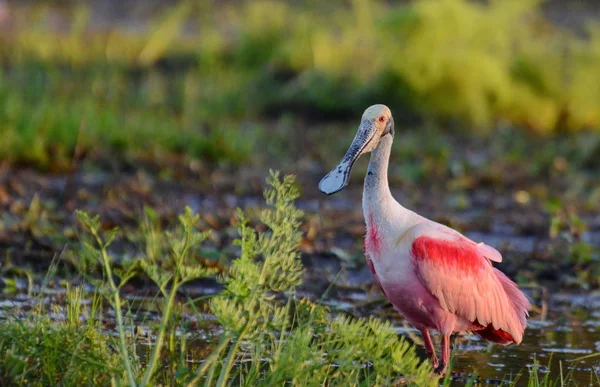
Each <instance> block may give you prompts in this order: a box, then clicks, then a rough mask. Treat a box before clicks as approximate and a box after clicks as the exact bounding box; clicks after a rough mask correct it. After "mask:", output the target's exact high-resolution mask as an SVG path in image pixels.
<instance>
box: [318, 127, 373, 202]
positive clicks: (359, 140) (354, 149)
mask: <svg viewBox="0 0 600 387" xmlns="http://www.w3.org/2000/svg"><path fill="white" fill-rule="evenodd" d="M374 137H375V127H374V125H373V123H372V122H371V121H367V120H365V121H363V122H362V123H361V125H360V127H359V128H358V132H357V133H356V136H355V137H354V140H353V141H352V144H351V145H350V148H348V151H347V152H346V154H345V155H344V158H342V161H340V162H339V163H338V165H336V166H335V167H334V168H333V169H332V170H331V171H330V172H329V173H328V174H327V175H325V177H323V178H322V179H321V181H320V182H319V190H320V191H321V192H323V193H324V194H327V195H332V194H334V193H336V192H338V191H341V190H342V188H344V187H345V186H346V185H347V184H348V180H350V171H351V170H352V166H353V165H354V163H355V162H356V160H358V158H359V157H360V155H362V154H363V153H364V151H365V148H366V147H367V146H368V145H369V143H370V142H371V141H372V140H373V138H374Z"/></svg>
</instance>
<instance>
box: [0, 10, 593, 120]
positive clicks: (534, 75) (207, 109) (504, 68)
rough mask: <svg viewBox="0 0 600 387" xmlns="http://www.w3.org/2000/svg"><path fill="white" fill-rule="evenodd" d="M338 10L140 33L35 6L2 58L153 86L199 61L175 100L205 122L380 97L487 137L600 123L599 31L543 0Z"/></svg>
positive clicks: (163, 24)
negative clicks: (576, 27) (158, 70)
mask: <svg viewBox="0 0 600 387" xmlns="http://www.w3.org/2000/svg"><path fill="white" fill-rule="evenodd" d="M336 4H337V5H332V6H329V7H328V6H325V5H316V4H314V3H308V2H306V3H304V2H300V3H298V4H296V5H288V4H286V3H281V2H274V1H252V2H241V3H235V4H224V5H217V4H216V3H214V4H213V3H209V2H206V3H202V4H201V5H199V4H195V3H193V2H191V1H182V2H180V3H179V5H177V6H175V7H172V8H170V9H169V11H168V12H167V13H166V14H165V15H162V16H161V17H158V18H156V20H154V21H153V22H151V23H150V24H149V26H148V28H146V29H144V30H142V31H135V32H134V31H125V30H123V29H115V30H112V31H100V32H99V31H90V30H88V29H87V28H86V26H87V23H88V18H89V13H88V11H87V10H86V9H85V8H83V7H78V8H75V9H74V10H73V11H72V13H71V16H70V17H65V20H64V21H63V23H66V26H65V25H62V24H61V25H60V28H59V27H57V26H54V27H53V24H52V23H51V20H52V18H51V16H52V15H50V13H51V11H50V9H49V8H45V7H41V8H31V7H30V8H23V9H22V10H21V11H19V12H16V15H17V16H16V22H15V26H16V27H15V30H14V31H13V34H9V35H7V37H5V38H4V40H5V41H4V42H3V43H4V44H3V46H2V48H0V55H1V56H3V57H4V58H6V60H8V62H9V63H11V65H12V66H17V67H18V66H22V65H26V64H27V63H29V62H31V61H39V62H41V63H42V66H41V69H42V70H43V69H44V68H45V67H50V68H52V67H53V66H55V64H57V63H59V64H62V65H66V66H68V67H71V68H78V69H81V68H89V67H94V66H97V65H99V64H109V65H111V66H116V67H117V68H121V69H125V68H131V67H135V68H140V69H142V70H141V71H142V79H145V78H146V77H150V75H149V74H146V70H144V69H147V68H148V66H153V65H157V64H160V63H163V62H165V61H167V62H169V61H171V62H173V63H178V62H180V63H182V62H183V63H186V62H187V63H188V68H189V69H192V71H190V74H191V75H190V76H189V77H187V79H186V83H185V86H183V87H184V88H185V90H186V92H185V93H184V94H185V95H184V96H183V97H182V96H181V95H180V96H179V97H176V98H184V99H183V105H185V106H190V105H191V104H193V105H195V107H196V108H197V109H198V110H199V111H202V112H203V114H206V113H208V114H210V113H213V112H218V113H219V114H228V115H230V116H231V115H232V116H235V117H238V118H239V117H240V116H247V115H249V114H250V115H254V114H262V113H264V112H265V111H269V110H270V109H273V108H275V107H278V106H279V107H282V106H283V107H286V108H290V107H292V108H298V107H301V108H304V109H306V108H308V109H311V110H316V111H319V112H335V113H337V114H340V113H344V112H348V111H356V110H360V109H362V108H364V106H365V105H368V104H371V103H372V102H373V101H374V100H377V101H380V102H386V103H388V104H390V105H392V106H393V107H395V108H397V109H399V110H409V111H416V112H418V113H419V114H422V115H428V116H434V117H437V118H440V119H458V120H461V121H462V122H463V123H465V124H467V125H470V126H472V128H473V129H474V130H480V129H481V128H490V127H493V126H494V125H495V124H496V123H497V122H499V121H502V122H510V123H512V124H515V125H520V126H527V127H530V128H533V129H535V130H537V131H542V132H548V131H553V130H555V129H557V128H558V129H564V128H566V129H572V130H577V129H581V128H586V127H592V128H595V127H597V126H598V124H599V122H598V120H599V116H598V111H600V105H598V102H597V101H600V94H599V93H600V91H598V90H600V77H598V75H597V74H598V72H597V71H596V69H597V67H598V65H599V64H600V50H599V49H598V46H599V44H600V43H599V41H600V38H598V33H597V30H598V28H597V27H596V26H594V25H590V27H589V31H590V36H589V38H588V39H583V38H578V37H576V36H575V35H573V34H571V33H569V32H568V31H566V30H563V29H561V28H558V27H555V26H553V25H551V24H550V23H549V22H547V21H546V20H544V19H543V17H542V16H541V14H540V13H539V11H538V8H537V7H538V5H539V1H537V0H527V1H520V0H514V1H513V0H511V1H492V2H490V4H489V5H484V4H480V3H477V2H471V1H468V0H421V1H416V2H414V3H413V4H411V5H386V4H384V3H382V2H379V1H375V0H355V1H353V2H351V4H350V6H348V5H347V4H346V5H344V4H342V3H341V2H340V3H339V4H338V3H336ZM32 9H33V10H35V12H33V11H32ZM223 21H224V22H223ZM25 25H27V26H28V28H19V27H20V26H25ZM184 26H186V27H187V28H186V29H185V32H184V28H183V27H184ZM190 26H191V28H190ZM58 30H61V31H58ZM43 71H45V70H43ZM10 73H11V71H10V70H9V71H8V72H7V74H6V75H7V76H9V77H10V76H11V75H10ZM125 78H126V79H127V77H125ZM96 82H99V81H98V80H96ZM167 83H171V82H170V81H167ZM163 87H164V88H165V90H164V91H165V93H164V95H163V97H162V98H163V99H164V98H167V99H169V98H171V97H170V93H169V87H168V86H164V85H163ZM175 89H176V90H177V88H175ZM171 91H172V90H171ZM89 92H90V91H88V92H86V93H84V96H85V95H87V94H88V93H89ZM175 94H177V93H175ZM180 94H181V93H180ZM152 99H154V100H155V101H160V99H161V97H160V96H157V95H153V96H152ZM382 100H383V101H382ZM180 102H181V101H180Z"/></svg>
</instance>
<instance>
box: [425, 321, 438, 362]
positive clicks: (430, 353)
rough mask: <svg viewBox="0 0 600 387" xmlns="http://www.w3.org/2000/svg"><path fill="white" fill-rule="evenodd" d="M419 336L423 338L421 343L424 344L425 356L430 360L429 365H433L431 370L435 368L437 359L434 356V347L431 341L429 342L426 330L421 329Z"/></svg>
mask: <svg viewBox="0 0 600 387" xmlns="http://www.w3.org/2000/svg"><path fill="white" fill-rule="evenodd" d="M421 335H422V336H423V341H424V342H425V351H427V356H429V359H430V360H431V365H433V368H437V366H438V358H437V356H436V354H435V347H434V346H433V341H432V340H431V336H430V335H429V331H428V330H427V329H422V330H421Z"/></svg>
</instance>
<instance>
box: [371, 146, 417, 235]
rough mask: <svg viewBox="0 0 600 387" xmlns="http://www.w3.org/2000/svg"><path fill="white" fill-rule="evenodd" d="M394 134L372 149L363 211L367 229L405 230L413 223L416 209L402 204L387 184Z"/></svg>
mask: <svg viewBox="0 0 600 387" xmlns="http://www.w3.org/2000/svg"><path fill="white" fill-rule="evenodd" d="M392 142H393V136H391V135H386V136H384V137H383V138H382V139H381V140H380V141H379V144H378V145H377V147H376V148H375V149H374V150H373V151H372V153H371V161H370V162H369V168H368V169H367V176H366V178H365V187H364V191H363V212H364V215H365V222H366V224H367V232H369V230H372V229H373V228H377V229H380V230H382V229H383V230H390V231H398V232H402V231H403V230H404V229H408V227H410V226H412V225H414V222H415V220H416V218H417V217H418V216H417V215H416V214H415V213H413V212H412V211H410V210H407V209H406V208H404V207H402V206H401V205H400V204H399V203H398V202H397V201H396V200H395V199H394V198H393V196H392V193H391V191H390V186H389V184H388V165H389V161H390V151H391V149H392Z"/></svg>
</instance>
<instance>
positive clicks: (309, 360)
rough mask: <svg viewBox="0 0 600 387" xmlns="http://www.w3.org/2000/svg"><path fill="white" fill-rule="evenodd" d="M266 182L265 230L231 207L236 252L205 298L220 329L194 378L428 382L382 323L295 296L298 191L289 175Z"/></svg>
mask: <svg viewBox="0 0 600 387" xmlns="http://www.w3.org/2000/svg"><path fill="white" fill-rule="evenodd" d="M267 182H268V185H269V188H268V189H267V190H266V191H265V195H264V196H265V200H266V202H267V204H268V205H269V208H267V209H265V210H264V211H263V212H262V213H261V216H260V220H261V222H262V223H264V224H265V225H266V226H267V227H268V230H267V231H265V232H257V231H255V230H254V229H253V228H251V227H250V225H249V224H250V221H249V219H248V218H246V217H245V215H244V214H243V212H242V211H241V210H239V211H238V220H239V226H238V229H239V233H240V239H239V240H237V241H236V243H237V244H238V245H239V246H240V247H241V252H240V256H239V258H238V259H236V260H235V261H234V262H233V264H232V266H231V270H230V271H229V273H228V274H227V275H225V276H224V277H223V278H222V281H223V282H224V283H225V291H224V292H223V294H222V295H221V296H220V297H216V298H214V299H213V300H212V301H211V303H210V308H211V311H212V312H213V313H214V314H215V316H216V317H217V320H218V321H219V323H220V324H221V325H222V327H223V329H224V334H223V336H222V338H221V342H220V343H219V345H218V346H217V348H216V349H215V351H214V352H213V355H214V356H211V357H210V358H209V359H207V361H206V362H205V363H204V364H203V365H202V367H199V369H198V371H197V375H196V378H195V379H194V381H199V380H201V379H202V378H204V381H205V385H213V384H214V383H215V381H214V379H217V380H216V385H218V386H224V385H228V384H229V383H231V381H232V380H236V383H238V382H239V383H240V384H241V385H246V386H254V385H265V386H268V385H282V384H286V383H291V384H292V385H298V386H300V385H302V386H311V385H315V386H317V385H323V384H324V383H325V384H335V385H389V384H391V383H393V382H394V380H395V379H396V378H398V377H400V376H403V377H405V378H406V380H407V381H408V383H409V384H411V385H419V386H427V385H434V384H435V381H434V379H432V378H431V377H430V375H431V369H430V367H429V365H428V364H427V363H423V362H421V360H420V359H419V358H418V357H417V356H416V354H415V352H414V349H413V348H412V346H411V345H410V344H409V343H408V342H406V341H404V340H403V339H402V338H398V337H397V335H396V334H395V333H394V331H393V329H392V327H391V326H390V325H389V323H383V322H381V321H379V320H377V319H369V320H365V319H355V318H350V317H342V316H338V317H336V318H332V317H331V314H330V312H329V310H328V309H327V308H325V307H324V306H321V305H317V304H314V303H312V302H311V301H309V300H305V299H303V300H299V301H297V300H296V298H295V295H294V290H295V288H296V287H297V286H298V285H300V284H301V282H302V276H303V273H304V268H303V266H302V264H301V261H300V255H299V252H298V245H299V243H300V241H301V239H302V234H301V231H300V229H299V226H300V219H301V217H302V215H303V213H302V211H300V210H298V209H297V208H296V207H295V205H294V201H295V199H297V198H298V196H299V192H298V189H297V188H296V186H295V181H294V177H293V176H285V177H284V178H280V175H279V173H277V172H273V171H271V175H270V177H269V179H268V180H267ZM278 293H279V294H281V293H284V294H287V299H288V301H287V302H286V303H284V304H282V303H280V302H277V301H276V294H278ZM242 343H244V344H243V345H242ZM242 359H244V360H245V361H244V362H243V363H242V364H240V363H239V362H240V360H242ZM236 364H237V366H236Z"/></svg>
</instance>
